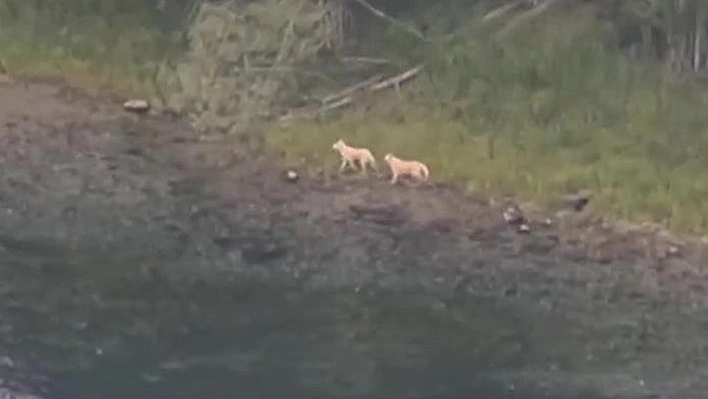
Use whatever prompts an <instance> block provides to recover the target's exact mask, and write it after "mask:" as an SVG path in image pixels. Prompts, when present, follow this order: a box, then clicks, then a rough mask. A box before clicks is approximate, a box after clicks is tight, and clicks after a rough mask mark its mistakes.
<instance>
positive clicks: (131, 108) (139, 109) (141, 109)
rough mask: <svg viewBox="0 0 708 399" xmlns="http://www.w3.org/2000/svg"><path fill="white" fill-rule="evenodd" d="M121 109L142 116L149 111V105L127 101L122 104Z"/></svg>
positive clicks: (139, 101) (142, 102) (143, 101)
mask: <svg viewBox="0 0 708 399" xmlns="http://www.w3.org/2000/svg"><path fill="white" fill-rule="evenodd" d="M123 109H125V110H126V111H128V112H134V113H138V114H142V113H145V112H147V111H148V110H149V109H150V104H149V103H148V102H147V101H145V100H135V99H133V100H128V101H126V102H125V103H123Z"/></svg>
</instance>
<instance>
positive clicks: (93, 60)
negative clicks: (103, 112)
mask: <svg viewBox="0 0 708 399" xmlns="http://www.w3.org/2000/svg"><path fill="white" fill-rule="evenodd" d="M27 3H28V4H23V3H12V2H8V1H0V12H1V13H2V15H0V62H1V63H0V72H6V73H10V74H11V75H13V76H16V77H19V78H33V79H34V78H49V79H52V80H56V79H60V80H62V81H64V82H65V83H67V84H68V85H70V86H72V87H74V88H77V89H80V90H83V91H85V92H87V93H89V94H93V95H96V94H113V95H122V96H151V95H155V94H156V93H157V89H158V85H159V84H160V83H159V82H158V80H157V79H156V76H158V75H157V72H158V68H162V67H163V66H164V61H165V60H166V59H167V58H168V57H170V56H173V55H175V54H177V52H178V51H179V49H180V47H179V46H180V42H179V39H180V38H179V37H178V35H176V34H173V33H170V32H168V31H165V30H164V29H163V30H161V29H158V28H157V27H156V26H155V25H156V24H155V23H150V20H149V18H146V17H144V14H146V12H147V11H149V10H147V11H146V10H143V9H138V10H132V11H130V12H131V13H133V14H115V15H102V14H100V13H99V12H96V13H95V15H92V14H90V13H88V12H87V11H86V10H84V9H82V8H80V7H79V6H78V5H73V3H71V2H70V1H68V0H65V1H63V2H59V3H61V4H59V3H57V4H56V8H54V9H53V8H51V7H49V6H46V5H45V8H39V7H36V6H35V5H32V4H30V2H27ZM10 4H14V6H11V5H10ZM79 11H81V12H79Z"/></svg>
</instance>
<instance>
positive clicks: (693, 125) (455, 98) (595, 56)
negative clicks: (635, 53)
mask: <svg viewBox="0 0 708 399" xmlns="http://www.w3.org/2000/svg"><path fill="white" fill-rule="evenodd" d="M571 20H572V22H571ZM565 21H568V22H567V23H565V24H563V23H554V24H546V26H551V27H552V29H551V28H544V25H537V26H531V27H529V28H528V29H531V30H532V31H533V33H534V34H533V35H530V34H528V35H526V34H523V33H522V34H521V35H518V36H515V37H514V38H512V39H506V40H490V39H488V38H487V37H484V36H482V35H481V33H475V32H469V33H468V35H467V36H466V38H465V40H459V41H457V42H456V43H453V44H449V45H446V46H445V47H443V48H437V49H432V50H430V51H429V52H428V54H427V55H426V57H427V65H428V70H427V74H426V76H424V77H421V78H420V79H419V80H418V81H417V82H416V83H415V85H414V86H412V87H409V88H407V89H406V92H405V95H404V96H400V97H399V96H397V95H396V94H394V93H387V94H385V95H382V96H380V97H378V98H375V99H370V100H368V101H369V103H368V104H362V105H360V106H357V107H354V108H351V109H349V110H347V111H344V112H342V113H341V114H338V115H336V116H333V117H331V118H330V119H329V120H327V121H316V120H314V121H313V120H300V121H295V122H290V123H289V124H287V125H273V126H272V127H271V129H270V131H269V132H268V133H267V136H266V138H267V142H268V144H269V146H270V148H272V149H275V150H277V151H279V152H284V153H285V155H286V156H285V160H286V162H287V163H292V164H295V163H298V162H299V160H300V159H301V158H303V157H304V158H306V159H308V160H309V162H311V163H312V164H314V165H318V166H319V165H322V166H325V167H327V168H332V169H336V163H337V155H336V154H334V153H333V152H332V150H331V148H330V147H331V145H332V143H333V142H334V141H336V140H337V139H338V138H342V139H344V140H345V141H347V142H349V143H351V144H352V145H355V146H366V147H369V148H370V149H371V150H372V151H373V152H374V154H375V156H377V158H378V159H379V160H380V161H382V159H381V158H382V156H383V155H384V154H385V153H386V152H389V151H391V152H394V153H395V154H397V155H399V156H401V157H403V158H418V159H421V160H423V161H425V162H426V163H428V164H429V166H430V168H431V173H432V176H433V178H434V179H435V180H438V181H446V182H453V183H456V184H458V185H459V186H461V187H463V188H465V189H467V190H471V191H475V192H481V193H488V194H494V193H503V194H513V195H515V196H517V197H520V198H522V199H524V200H527V201H531V202H535V203H537V204H540V205H544V204H550V203H552V202H553V201H554V200H556V199H557V198H558V197H559V196H560V195H563V194H567V193H570V192H573V191H575V190H578V189H586V188H587V189H591V190H592V191H593V192H594V193H595V194H596V198H597V200H596V207H597V209H598V210H599V211H600V212H603V213H605V214H607V215H609V216H614V217H619V218H622V219H625V220H632V221H654V222H659V223H663V224H665V225H666V226H667V227H669V228H671V229H672V230H675V231H681V232H692V233H706V232H708V155H706V150H707V149H708V112H705V109H706V108H707V107H708V93H707V92H706V91H705V88H700V87H691V86H690V85H689V84H679V83H673V82H671V81H668V80H667V79H664V78H663V77H662V75H661V74H660V73H659V71H658V70H656V69H655V67H648V66H645V65H640V64H638V63H636V62H634V61H629V60H626V59H624V58H622V57H621V56H619V55H615V54H613V53H611V52H610V51H608V50H606V49H604V48H603V46H602V45H601V43H602V41H601V39H602V30H601V27H599V26H598V25H597V24H596V23H595V22H594V21H592V20H591V19H587V18H586V19H583V18H577V19H566V20H565ZM598 32H599V33H598Z"/></svg>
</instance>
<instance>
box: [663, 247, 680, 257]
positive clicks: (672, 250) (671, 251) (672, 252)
mask: <svg viewBox="0 0 708 399" xmlns="http://www.w3.org/2000/svg"><path fill="white" fill-rule="evenodd" d="M666 252H668V254H669V255H671V256H676V255H678V254H679V248H678V247H677V246H676V245H670V246H669V248H668V249H667V251H666Z"/></svg>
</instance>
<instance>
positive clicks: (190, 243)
mask: <svg viewBox="0 0 708 399" xmlns="http://www.w3.org/2000/svg"><path fill="white" fill-rule="evenodd" d="M0 121H1V122H2V123H1V124H0V168H1V170H2V175H1V177H0V244H1V247H2V249H3V254H4V259H5V261H7V259H11V260H12V259H14V260H18V259H20V258H21V259H22V261H23V262H25V264H28V262H29V264H34V263H32V262H31V259H34V258H33V257H38V258H41V259H44V260H38V261H37V262H35V263H36V264H37V268H38V269H37V270H35V271H34V272H35V273H38V274H41V275H43V276H48V277H45V280H44V281H46V279H53V280H55V281H62V282H63V284H66V285H67V286H66V287H60V288H57V289H61V290H69V291H71V292H73V293H75V294H76V295H81V293H82V292H89V291H91V288H89V287H86V284H87V283H86V282H85V281H84V280H81V279H75V280H72V279H73V277H75V276H78V275H81V274H82V273H85V274H86V273H87V274H90V275H91V276H93V277H92V282H91V284H99V285H100V284H104V286H112V287H124V286H135V285H140V284H151V283H152V282H154V281H158V280H159V281H162V282H163V283H164V282H170V283H165V284H172V283H174V284H182V285H188V286H190V287H196V288H195V289H215V288H214V287H218V286H225V285H229V284H234V283H235V282H237V281H243V279H245V278H253V279H283V280H293V279H296V280H297V281H299V282H300V283H301V284H302V285H303V286H304V287H307V289H311V290H318V289H321V290H331V289H341V288H345V289H351V290H353V291H355V292H357V293H361V295H365V294H366V292H368V291H369V290H371V291H373V290H375V289H380V288H381V287H384V288H390V289H395V290H420V291H426V292H435V293H437V294H436V295H438V297H439V299H440V300H439V306H440V307H441V309H452V308H454V307H455V303H456V301H457V300H458V298H461V297H462V296H464V295H465V294H466V293H474V295H476V296H479V297H487V298H492V299H494V300H498V301H501V302H503V303H505V304H508V305H509V306H513V307H516V308H522V309H526V310H527V314H528V315H539V318H538V319H537V320H538V321H537V322H538V323H539V324H542V323H549V321H548V320H554V321H553V323H559V324H558V325H564V326H572V327H566V330H563V331H562V332H560V331H561V330H559V329H553V328H550V329H549V328H541V327H538V328H539V331H540V332H538V333H537V334H538V335H544V336H546V339H547V340H548V341H549V343H548V346H547V347H546V349H545V350H541V351H537V353H535V354H533V355H532V356H533V359H534V362H535V363H534V364H535V365H536V366H534V367H533V368H529V369H524V371H523V372H521V371H518V370H516V371H514V372H510V374H512V375H509V376H508V378H509V379H510V380H513V381H516V383H517V384H518V383H519V381H527V382H528V383H529V384H530V385H538V382H539V381H543V385H545V386H546V387H547V388H548V389H549V390H560V391H564V390H572V389H575V387H588V386H589V387H593V388H594V389H596V390H597V391H599V392H600V393H602V394H606V395H623V396H622V397H627V398H634V397H637V398H639V397H671V398H693V397H695V398H699V397H706V395H708V337H707V336H706V334H705V331H706V329H705V327H707V326H708V276H706V267H705V264H706V263H705V259H706V258H705V256H704V250H703V248H702V247H701V246H700V245H697V244H688V243H669V242H668V241H667V239H665V238H662V237H660V236H657V235H656V234H653V233H647V232H646V231H634V232H631V231H630V232H627V231H624V232H621V231H618V230H616V229H612V228H611V227H608V224H607V223H606V222H605V221H602V220H597V219H596V218H592V217H589V216H587V215H586V213H587V212H588V211H585V213H580V214H577V215H571V219H568V220H571V221H570V222H567V221H566V222H564V223H565V224H563V223H561V222H560V221H558V220H554V221H553V224H552V225H551V226H543V225H542V224H541V223H533V222H532V223H531V227H532V230H531V232H530V234H519V233H518V232H517V231H516V230H515V229H514V228H513V227H510V226H508V225H507V224H506V223H505V222H504V220H503V219H502V217H501V208H500V207H499V206H491V205H489V201H488V200H486V199H483V198H472V197H469V196H465V195H463V194H461V193H460V192H458V191H456V190H455V189H453V188H450V187H445V186H443V185H434V186H430V187H422V188H414V187H406V186H396V187H391V186H390V185H388V184H387V183H386V182H385V181H382V180H364V179H360V178H357V177H343V178H336V177H335V178H332V179H315V178H309V177H306V176H303V177H302V178H301V179H300V180H299V181H298V182H297V183H291V182H287V181H285V179H283V171H282V170H281V169H280V168H279V166H278V165H277V162H274V161H273V160H272V159H267V158H265V157H263V156H253V155H249V154H247V153H246V151H245V150H244V149H243V146H241V145H239V143H238V142H235V141H227V140H220V139H210V140H200V139H199V138H198V136H197V134H196V133H194V132H193V131H192V130H191V128H190V126H189V124H188V123H187V122H186V121H183V120H178V119H176V118H174V117H173V116H170V115H167V114H160V113H154V114H151V115H147V116H143V117H139V116H136V115H132V114H127V113H125V112H123V111H122V110H121V108H120V104H113V103H109V102H102V101H98V100H92V99H88V98H85V97H82V96H79V95H76V94H74V93H71V92H69V91H67V90H64V89H62V88H60V87H59V86H55V85H48V84H41V83H33V84H10V83H6V84H4V85H2V86H0ZM573 220H574V221H575V222H573ZM561 225H562V226H563V227H562V228H561V227H559V226H561ZM569 226H570V227H569ZM561 230H562V233H563V234H561ZM29 242H31V243H32V244H31V247H32V249H31V250H30V249H27V246H28V245H30V244H28V243H29ZM42 242H46V248H43V247H42V246H41V245H38V243H42ZM57 243H62V245H61V246H60V247H57ZM126 243H132V244H133V246H134V247H135V248H142V249H144V250H141V251H135V252H131V251H125V250H124V249H123V248H126ZM679 244H680V245H679ZM672 245H675V246H676V248H678V249H679V253H677V254H669V253H668V252H669V250H668V249H667V248H669V247H671V246H672ZM128 247H130V246H128ZM43 250H44V251H46V253H48V254H52V255H51V256H59V257H61V258H62V259H63V261H65V262H68V263H69V264H76V265H85V264H87V263H90V264H93V265H94V266H95V268H96V269H97V270H100V272H99V271H96V270H86V267H85V266H77V267H76V268H75V269H71V270H66V268H57V269H56V270H54V269H53V268H52V264H51V262H49V263H47V262H46V258H42V255H41V254H39V255H37V252H38V251H39V252H41V251H43ZM112 251H113V252H112ZM106 254H111V255H110V256H108V255H106ZM28 259H29V260H28ZM87 259H89V260H90V262H87V261H86V260H87ZM165 259H169V260H171V261H170V262H169V263H166V262H164V260H165ZM167 265H169V266H167ZM2 273H3V276H2V279H3V281H2V282H1V283H0V284H1V285H2V287H3V289H2V290H0V296H2V298H3V306H5V308H4V309H5V310H4V311H3V312H4V313H3V314H5V315H8V314H12V313H11V312H10V310H8V309H10V308H11V305H12V306H23V305H22V304H21V303H19V304H18V302H21V301H20V300H18V299H17V298H23V295H25V294H26V293H27V292H32V293H37V292H44V290H45V289H44V288H42V287H29V286H28V285H26V286H20V287H17V286H13V284H12V282H13V281H14V280H15V279H17V277H16V274H17V273H21V272H20V271H18V270H14V271H13V270H5V271H3V272H2ZM22 281H25V283H24V284H27V283H26V279H25V280H22ZM71 281H76V284H73V283H69V282H71ZM199 287H201V288H199ZM116 289H117V288H116ZM48 312H49V313H51V309H49V310H48ZM5 322H7V321H5ZM15 323H19V324H21V322H20V321H18V320H15ZM559 328H560V327H559ZM552 331H556V332H555V333H553V332H552ZM0 335H2V330H0ZM3 337H5V338H1V337H0V345H1V346H0V348H4V349H5V350H6V351H7V352H8V353H13V354H14V358H16V359H22V358H23V356H24V359H26V360H25V361H24V362H21V361H16V362H15V363H16V364H13V367H17V368H21V367H27V368H34V367H35V366H36V365H37V364H41V363H42V362H41V361H40V360H38V359H34V360H33V358H32V357H31V356H25V355H23V354H20V353H15V352H16V351H15V350H14V349H13V341H12V340H11V339H10V338H8V337H11V334H10V335H8V336H3ZM15 338H16V337H15ZM92 350H93V349H92ZM58 356H59V355H58ZM529 356H531V355H529ZM44 360H46V362H49V363H51V362H50V361H49V360H47V359H44ZM77 361H78V360H77ZM539 365H541V366H539ZM5 366H7V365H5ZM5 366H3V364H0V368H1V367H5ZM50 366H51V364H50V365H49V366H47V367H50ZM8 367H9V366H8ZM50 368H51V367H50ZM8 370H9V368H8V369H7V370H5V371H6V372H5V374H3V376H6V375H10V374H8V373H10V372H9V371H8ZM499 375H500V376H502V377H500V378H504V377H503V373H500V374H499ZM38 378H39V377H38ZM22 380H24V381H25V382H24V383H26V384H28V386H29V385H31V384H32V383H31V382H27V381H28V380H31V378H29V377H27V375H25V377H24V379H21V378H18V381H19V382H13V383H11V382H10V380H7V381H5V382H3V380H2V379H0V386H2V385H3V383H4V384H6V385H7V386H9V387H11V388H14V389H20V388H18V385H22V384H23V383H22V382H21V381H22ZM13 384H14V386H13ZM25 388H26V387H25ZM578 389H580V388H578ZM583 389H585V388H583ZM35 393H37V392H35ZM662 395H663V396H662Z"/></svg>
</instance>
